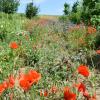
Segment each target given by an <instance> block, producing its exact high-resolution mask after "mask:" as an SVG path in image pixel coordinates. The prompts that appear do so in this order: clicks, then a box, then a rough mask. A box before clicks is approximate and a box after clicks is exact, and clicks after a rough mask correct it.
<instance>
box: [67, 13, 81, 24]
mask: <svg viewBox="0 0 100 100" xmlns="http://www.w3.org/2000/svg"><path fill="white" fill-rule="evenodd" d="M69 19H70V20H71V21H72V22H73V23H77V24H78V23H80V21H81V12H77V13H71V14H70V16H69Z"/></svg>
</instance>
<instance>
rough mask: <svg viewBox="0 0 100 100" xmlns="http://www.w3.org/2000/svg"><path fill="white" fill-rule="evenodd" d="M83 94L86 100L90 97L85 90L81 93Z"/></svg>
mask: <svg viewBox="0 0 100 100" xmlns="http://www.w3.org/2000/svg"><path fill="white" fill-rule="evenodd" d="M83 96H84V97H85V98H86V99H87V100H89V99H90V94H89V93H88V92H87V91H85V92H84V93H83Z"/></svg>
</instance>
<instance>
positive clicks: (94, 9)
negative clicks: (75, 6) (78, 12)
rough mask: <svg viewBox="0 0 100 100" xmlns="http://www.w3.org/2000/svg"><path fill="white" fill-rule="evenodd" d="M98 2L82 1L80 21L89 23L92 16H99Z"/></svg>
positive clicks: (99, 7) (93, 0) (94, 0)
mask: <svg viewBox="0 0 100 100" xmlns="http://www.w3.org/2000/svg"><path fill="white" fill-rule="evenodd" d="M99 4H100V0H83V11H82V19H83V21H84V22H86V23H88V22H89V23H90V19H91V17H92V16H94V15H100V6H98V5H99Z"/></svg>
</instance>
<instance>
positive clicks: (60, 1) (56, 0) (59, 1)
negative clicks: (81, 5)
mask: <svg viewBox="0 0 100 100" xmlns="http://www.w3.org/2000/svg"><path fill="white" fill-rule="evenodd" d="M31 1H32V0H20V6H19V9H18V12H21V13H23V12H25V8H26V5H27V3H29V2H31ZM33 1H34V3H35V5H36V6H38V7H39V9H40V12H39V14H46V15H62V14H63V8H64V7H63V5H64V3H65V2H66V3H68V4H70V5H71V6H72V5H73V3H74V2H75V1H77V0H33Z"/></svg>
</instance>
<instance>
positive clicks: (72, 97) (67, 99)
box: [64, 87, 76, 100]
mask: <svg viewBox="0 0 100 100" xmlns="http://www.w3.org/2000/svg"><path fill="white" fill-rule="evenodd" d="M64 100H76V94H75V93H73V92H71V91H70V88H69V87H65V89H64Z"/></svg>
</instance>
